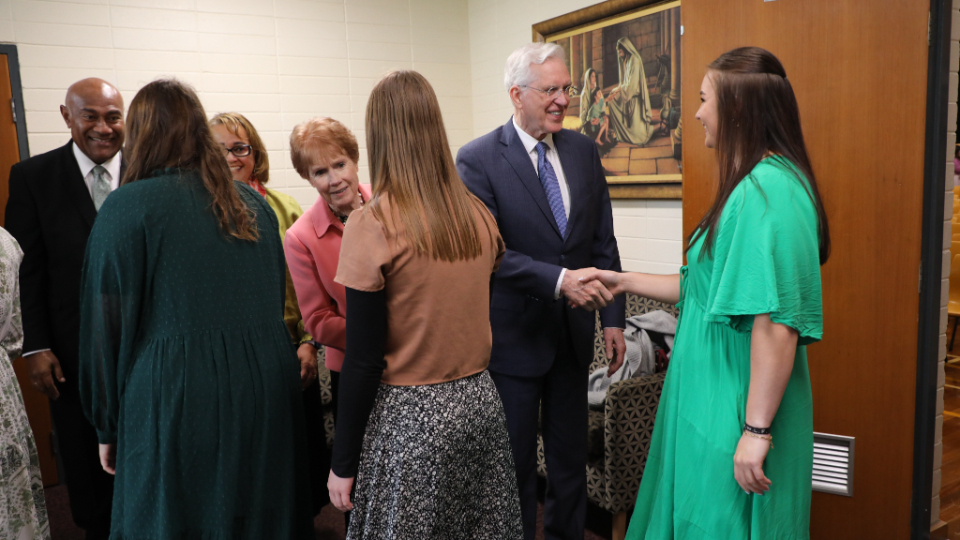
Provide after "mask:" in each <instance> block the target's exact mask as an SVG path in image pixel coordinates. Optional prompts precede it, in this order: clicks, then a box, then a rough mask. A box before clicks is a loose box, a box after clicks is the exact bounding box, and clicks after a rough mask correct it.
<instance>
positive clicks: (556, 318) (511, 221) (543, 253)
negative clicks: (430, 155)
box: [457, 119, 625, 377]
mask: <svg viewBox="0 0 960 540" xmlns="http://www.w3.org/2000/svg"><path fill="white" fill-rule="evenodd" d="M553 141H554V145H555V147H556V149H557V153H558V155H559V156H560V163H561V166H562V167H563V172H564V176H565V178H566V181H567V186H568V189H569V191H570V217H569V218H568V220H567V237H566V239H564V238H563V237H562V236H561V234H560V229H559V227H558V226H557V222H556V219H555V218H554V217H553V213H552V212H551V211H550V204H549V203H548V202H547V195H546V193H545V192H544V189H543V185H542V184H541V183H540V178H539V177H538V176H537V171H536V169H535V167H534V166H533V163H532V162H531V160H530V156H529V154H527V151H526V149H525V148H524V146H523V142H522V141H521V140H520V136H519V135H518V134H517V131H516V128H515V127H514V126H513V120H512V119H511V120H510V121H509V122H507V124H506V125H504V126H502V127H499V128H497V129H495V130H493V131H492V132H490V133H488V134H486V135H484V136H483V137H480V138H478V139H475V140H473V141H471V142H470V143H468V144H467V145H465V146H464V147H463V148H461V149H460V152H459V153H458V154H457V171H458V172H459V174H460V178H461V179H463V182H464V183H465V184H466V185H467V187H468V188H469V189H470V191H471V192H473V194H474V195H476V196H477V197H479V198H480V200H482V201H483V202H484V203H486V205H487V207H488V208H489V209H490V212H491V213H492V214H493V216H494V217H495V218H496V220H497V224H498V226H499V227H500V234H501V235H502V236H503V240H504V243H505V244H506V248H507V251H506V254H505V255H504V257H503V261H502V262H501V263H500V270H499V271H498V272H497V273H496V275H495V276H494V280H493V290H492V295H491V303H490V324H491V327H492V329H493V351H492V353H491V357H490V370H491V371H494V372H498V373H503V374H506V375H513V376H520V377H536V376H540V375H543V374H544V373H546V372H547V370H549V369H550V366H551V365H552V364H553V359H554V358H555V357H556V353H557V347H558V346H559V345H560V343H561V340H562V339H563V337H564V334H565V333H566V334H569V336H570V340H571V342H572V343H573V348H574V353H575V355H576V358H577V361H578V362H579V363H581V364H582V365H583V366H587V365H589V363H590V362H591V361H592V360H593V339H594V328H595V321H596V319H595V315H594V313H593V312H589V311H585V310H583V309H579V308H571V307H569V306H568V305H567V302H566V300H565V299H564V298H563V297H562V296H561V297H560V299H559V300H554V291H555V290H556V286H557V280H558V279H559V277H560V271H561V269H562V268H567V269H571V270H576V269H579V268H586V267H590V266H595V267H597V268H602V269H606V270H615V271H618V272H619V271H620V253H619V251H618V250H617V239H616V238H615V237H614V235H613V215H612V210H611V207H610V193H609V191H608V190H607V182H606V178H605V176H604V172H603V167H602V166H601V164H600V155H599V154H598V153H597V148H596V145H595V144H594V143H593V141H591V140H590V139H589V138H587V137H586V136H584V135H581V134H579V133H576V132H574V131H570V130H566V129H564V130H561V131H560V132H559V133H554V134H553ZM624 304H625V300H624V297H623V296H620V297H619V298H617V300H616V301H615V302H614V303H613V304H611V305H609V306H607V307H606V308H604V309H602V310H600V320H601V323H602V325H603V327H605V328H606V327H619V328H623V327H624Z"/></svg>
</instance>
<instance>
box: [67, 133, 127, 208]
mask: <svg viewBox="0 0 960 540" xmlns="http://www.w3.org/2000/svg"><path fill="white" fill-rule="evenodd" d="M73 156H74V157H75V158H77V164H78V165H80V174H81V175H83V183H84V184H86V185H87V191H89V192H90V197H93V168H94V167H96V166H97V164H96V163H94V162H93V160H92V159H90V158H89V157H87V155H86V154H84V153H83V151H82V150H80V148H79V147H78V146H77V143H73ZM121 161H122V157H121V156H120V152H119V151H118V152H117V153H116V154H114V155H113V157H112V158H110V159H108V160H106V161H104V162H103V163H101V164H100V166H102V167H103V168H104V169H106V170H107V172H106V175H107V180H109V181H110V191H113V190H115V189H117V188H118V187H120V162H121Z"/></svg>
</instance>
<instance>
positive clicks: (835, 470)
mask: <svg viewBox="0 0 960 540" xmlns="http://www.w3.org/2000/svg"><path fill="white" fill-rule="evenodd" d="M853 443H854V440H853V437H844V436H843V435H828V434H826V433H814V434H813V491H822V492H824V493H833V494H836V495H845V496H847V497H853Z"/></svg>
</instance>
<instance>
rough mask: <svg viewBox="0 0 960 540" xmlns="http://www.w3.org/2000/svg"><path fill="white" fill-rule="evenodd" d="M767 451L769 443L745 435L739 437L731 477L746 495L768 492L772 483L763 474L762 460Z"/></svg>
mask: <svg viewBox="0 0 960 540" xmlns="http://www.w3.org/2000/svg"><path fill="white" fill-rule="evenodd" d="M769 451H770V441H767V440H764V439H758V438H756V437H751V436H749V435H747V434H746V433H744V434H743V435H741V436H740V444H738V445H737V453H736V454H734V455H733V476H734V478H736V479H737V483H738V484H740V487H741V488H742V489H743V490H744V491H746V492H747V493H759V494H760V495H763V494H764V493H766V492H767V491H770V484H772V483H773V482H771V481H770V479H769V478H767V476H766V475H765V474H763V460H765V459H766V458H767V452H769Z"/></svg>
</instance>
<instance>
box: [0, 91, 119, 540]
mask: <svg viewBox="0 0 960 540" xmlns="http://www.w3.org/2000/svg"><path fill="white" fill-rule="evenodd" d="M60 113H61V115H62V116H63V120H64V122H66V124H67V127H68V128H70V134H71V140H70V142H68V143H67V144H66V145H64V146H62V147H60V148H57V149H55V150H51V151H50V152H46V153H44V154H40V155H38V156H34V157H31V158H30V159H28V160H26V161H23V162H20V163H18V164H16V165H14V166H13V167H12V168H11V170H10V197H9V199H8V201H7V210H6V223H5V227H6V229H7V230H9V231H10V233H11V234H13V236H14V237H15V238H16V239H17V241H18V242H19V243H20V246H21V247H22V248H23V251H24V257H23V263H22V264H21V267H20V298H21V305H22V309H23V330H24V346H23V350H24V354H23V356H24V358H25V360H26V362H27V366H28V368H29V371H30V383H31V385H32V386H33V387H34V388H36V389H37V390H39V391H40V392H43V393H44V394H46V395H47V396H48V397H49V398H50V408H51V413H52V416H53V422H54V426H55V429H56V433H57V440H58V447H59V452H60V457H61V461H62V463H63V469H64V470H63V471H62V472H63V473H64V476H65V477H66V484H67V492H68V493H69V495H70V510H71V513H72V514H73V520H74V522H75V523H76V524H77V525H78V526H79V527H81V528H83V529H84V530H85V531H86V537H87V540H100V539H105V538H108V537H109V535H110V512H111V506H112V499H113V477H112V476H111V475H110V474H108V473H106V472H105V471H104V470H103V468H102V466H101V456H100V455H99V454H98V450H97V449H98V440H97V433H96V430H94V428H93V426H92V425H90V423H89V422H88V421H87V419H86V418H85V417H84V414H83V409H82V407H81V405H80V395H79V391H78V386H77V384H78V378H79V377H78V360H79V359H78V354H79V339H80V271H81V267H82V266H83V255H84V251H85V249H86V244H87V237H88V236H89V234H90V229H91V227H92V226H93V221H94V219H96V215H97V211H98V210H99V208H100V205H101V204H103V201H104V199H106V197H107V195H109V194H110V192H111V191H112V190H114V189H116V188H117V187H118V186H119V183H120V178H121V175H122V170H121V169H122V156H121V155H120V147H121V146H122V145H123V128H124V124H123V98H122V97H121V96H120V92H119V91H117V89H116V88H115V87H114V86H113V85H112V84H110V83H108V82H107V81H104V80H101V79H84V80H81V81H78V82H76V83H74V84H73V85H71V86H70V88H69V89H68V90H67V95H66V99H65V100H64V104H63V105H61V106H60Z"/></svg>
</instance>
